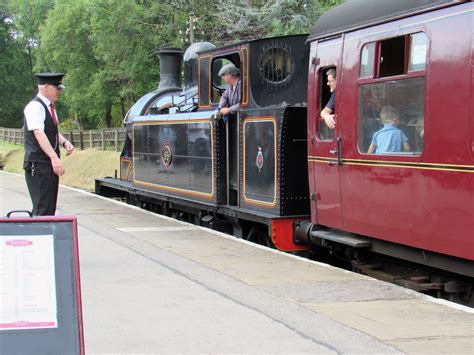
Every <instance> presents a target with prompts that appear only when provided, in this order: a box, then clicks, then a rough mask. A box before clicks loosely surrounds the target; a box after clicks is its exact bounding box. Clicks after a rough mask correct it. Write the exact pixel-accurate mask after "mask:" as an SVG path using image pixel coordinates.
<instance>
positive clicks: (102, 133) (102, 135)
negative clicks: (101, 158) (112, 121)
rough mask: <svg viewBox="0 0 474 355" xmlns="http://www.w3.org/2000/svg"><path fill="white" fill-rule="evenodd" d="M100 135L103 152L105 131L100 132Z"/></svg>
mask: <svg viewBox="0 0 474 355" xmlns="http://www.w3.org/2000/svg"><path fill="white" fill-rule="evenodd" d="M100 134H101V138H102V150H105V130H101V131H100Z"/></svg>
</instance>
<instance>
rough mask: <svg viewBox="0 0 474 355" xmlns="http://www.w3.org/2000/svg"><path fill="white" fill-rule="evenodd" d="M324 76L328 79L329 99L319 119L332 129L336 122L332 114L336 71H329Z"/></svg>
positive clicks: (334, 110) (334, 103)
mask: <svg viewBox="0 0 474 355" xmlns="http://www.w3.org/2000/svg"><path fill="white" fill-rule="evenodd" d="M326 75H327V77H328V82H327V85H328V86H329V90H330V91H331V97H330V98H329V101H328V103H327V104H326V107H325V108H324V109H323V110H322V111H321V118H322V119H323V121H324V122H325V123H326V126H328V127H329V128H330V129H334V127H336V120H335V119H334V113H335V112H336V69H334V68H331V69H329V70H328V71H327V73H326Z"/></svg>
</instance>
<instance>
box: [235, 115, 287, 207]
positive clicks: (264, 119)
mask: <svg viewBox="0 0 474 355" xmlns="http://www.w3.org/2000/svg"><path fill="white" fill-rule="evenodd" d="M249 122H272V123H273V140H274V142H273V144H274V145H275V147H274V151H275V164H274V165H275V172H274V174H275V175H274V176H275V177H274V189H273V202H266V201H261V200H255V199H252V198H249V197H247V195H246V194H245V186H246V184H245V125H246V124H247V123H249ZM277 149H278V145H277V134H276V122H275V117H271V116H265V117H247V118H245V119H244V122H243V125H242V162H243V163H242V181H243V185H244V186H243V191H242V196H243V198H244V201H245V202H247V203H249V204H253V205H259V206H263V207H270V208H273V207H275V206H276V200H277V182H278V181H277V165H278V151H277Z"/></svg>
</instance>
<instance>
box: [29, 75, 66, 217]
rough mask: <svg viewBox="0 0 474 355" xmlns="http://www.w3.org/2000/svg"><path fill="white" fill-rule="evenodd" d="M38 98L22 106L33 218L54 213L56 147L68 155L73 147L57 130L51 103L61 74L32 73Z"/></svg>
mask: <svg viewBox="0 0 474 355" xmlns="http://www.w3.org/2000/svg"><path fill="white" fill-rule="evenodd" d="M35 75H36V77H37V79H38V95H37V96H36V97H35V98H34V99H33V100H31V101H30V102H29V103H28V104H27V105H26V107H25V110H24V114H25V121H24V129H25V159H24V165H23V168H24V169H25V178H26V185H27V186H28V191H29V193H30V196H31V200H32V202H33V212H32V213H33V215H35V216H53V215H54V214H55V212H56V203H57V197H58V186H59V177H60V176H62V175H64V165H63V163H62V162H61V160H60V152H59V147H60V146H63V147H64V149H66V154H67V155H70V154H71V153H72V152H73V150H74V147H73V145H72V144H71V142H69V141H68V140H67V139H66V138H64V137H63V136H62V135H61V133H59V130H58V124H59V121H58V118H57V117H58V116H57V114H56V110H55V108H54V102H56V100H57V99H58V97H59V95H60V94H61V92H62V90H63V89H64V86H63V85H62V82H61V81H62V78H63V76H64V74H62V73H39V74H35Z"/></svg>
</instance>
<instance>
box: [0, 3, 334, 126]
mask: <svg viewBox="0 0 474 355" xmlns="http://www.w3.org/2000/svg"><path fill="white" fill-rule="evenodd" d="M7 1H8V2H7V4H8V7H5V6H3V7H0V11H1V18H0V22H1V24H0V54H1V56H0V75H2V78H3V79H4V80H2V83H1V84H0V88H1V89H2V93H3V94H2V96H0V97H1V98H0V126H19V125H21V117H22V113H21V111H22V109H23V106H24V104H25V103H26V102H27V101H28V99H30V97H32V96H33V94H34V91H35V90H36V87H35V84H34V78H33V75H32V73H33V72H35V71H64V72H65V73H66V76H65V78H64V84H65V85H66V90H64V93H63V96H62V97H61V99H60V102H59V104H58V106H57V107H58V110H59V114H60V117H61V122H62V126H63V128H75V126H76V125H77V126H78V127H79V128H83V129H87V128H96V127H109V126H111V125H120V124H121V122H122V116H123V114H124V112H126V111H128V109H129V108H130V107H131V106H132V105H133V104H134V102H135V101H136V100H137V99H138V98H140V97H141V96H142V95H144V94H145V93H147V92H150V91H152V90H153V89H155V88H156V86H157V85H158V82H159V62H158V55H157V52H158V50H159V49H160V48H163V47H178V48H186V47H187V45H189V41H190V31H189V28H190V26H191V25H190V24H189V19H190V18H191V16H190V14H191V13H192V14H193V18H194V20H193V23H192V26H193V27H194V28H193V30H194V31H193V33H194V38H195V40H196V41H200V40H207V41H210V42H213V43H215V44H227V43H230V42H236V41H238V40H246V39H255V38H263V37H269V36H279V35H288V34H296V33H307V32H309V31H310V30H311V27H312V25H313V24H314V21H315V20H316V18H317V17H318V16H319V15H320V14H321V13H322V12H323V11H326V10H327V9H329V8H331V7H332V6H335V5H337V4H339V3H341V2H342V1H343V0H317V1H314V0H313V1H311V0H268V1H264V0H261V1H258V5H255V4H256V2H255V1H253V2H252V1H249V0H217V1H216V0H166V1H156V0H120V1H117V0H7Z"/></svg>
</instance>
